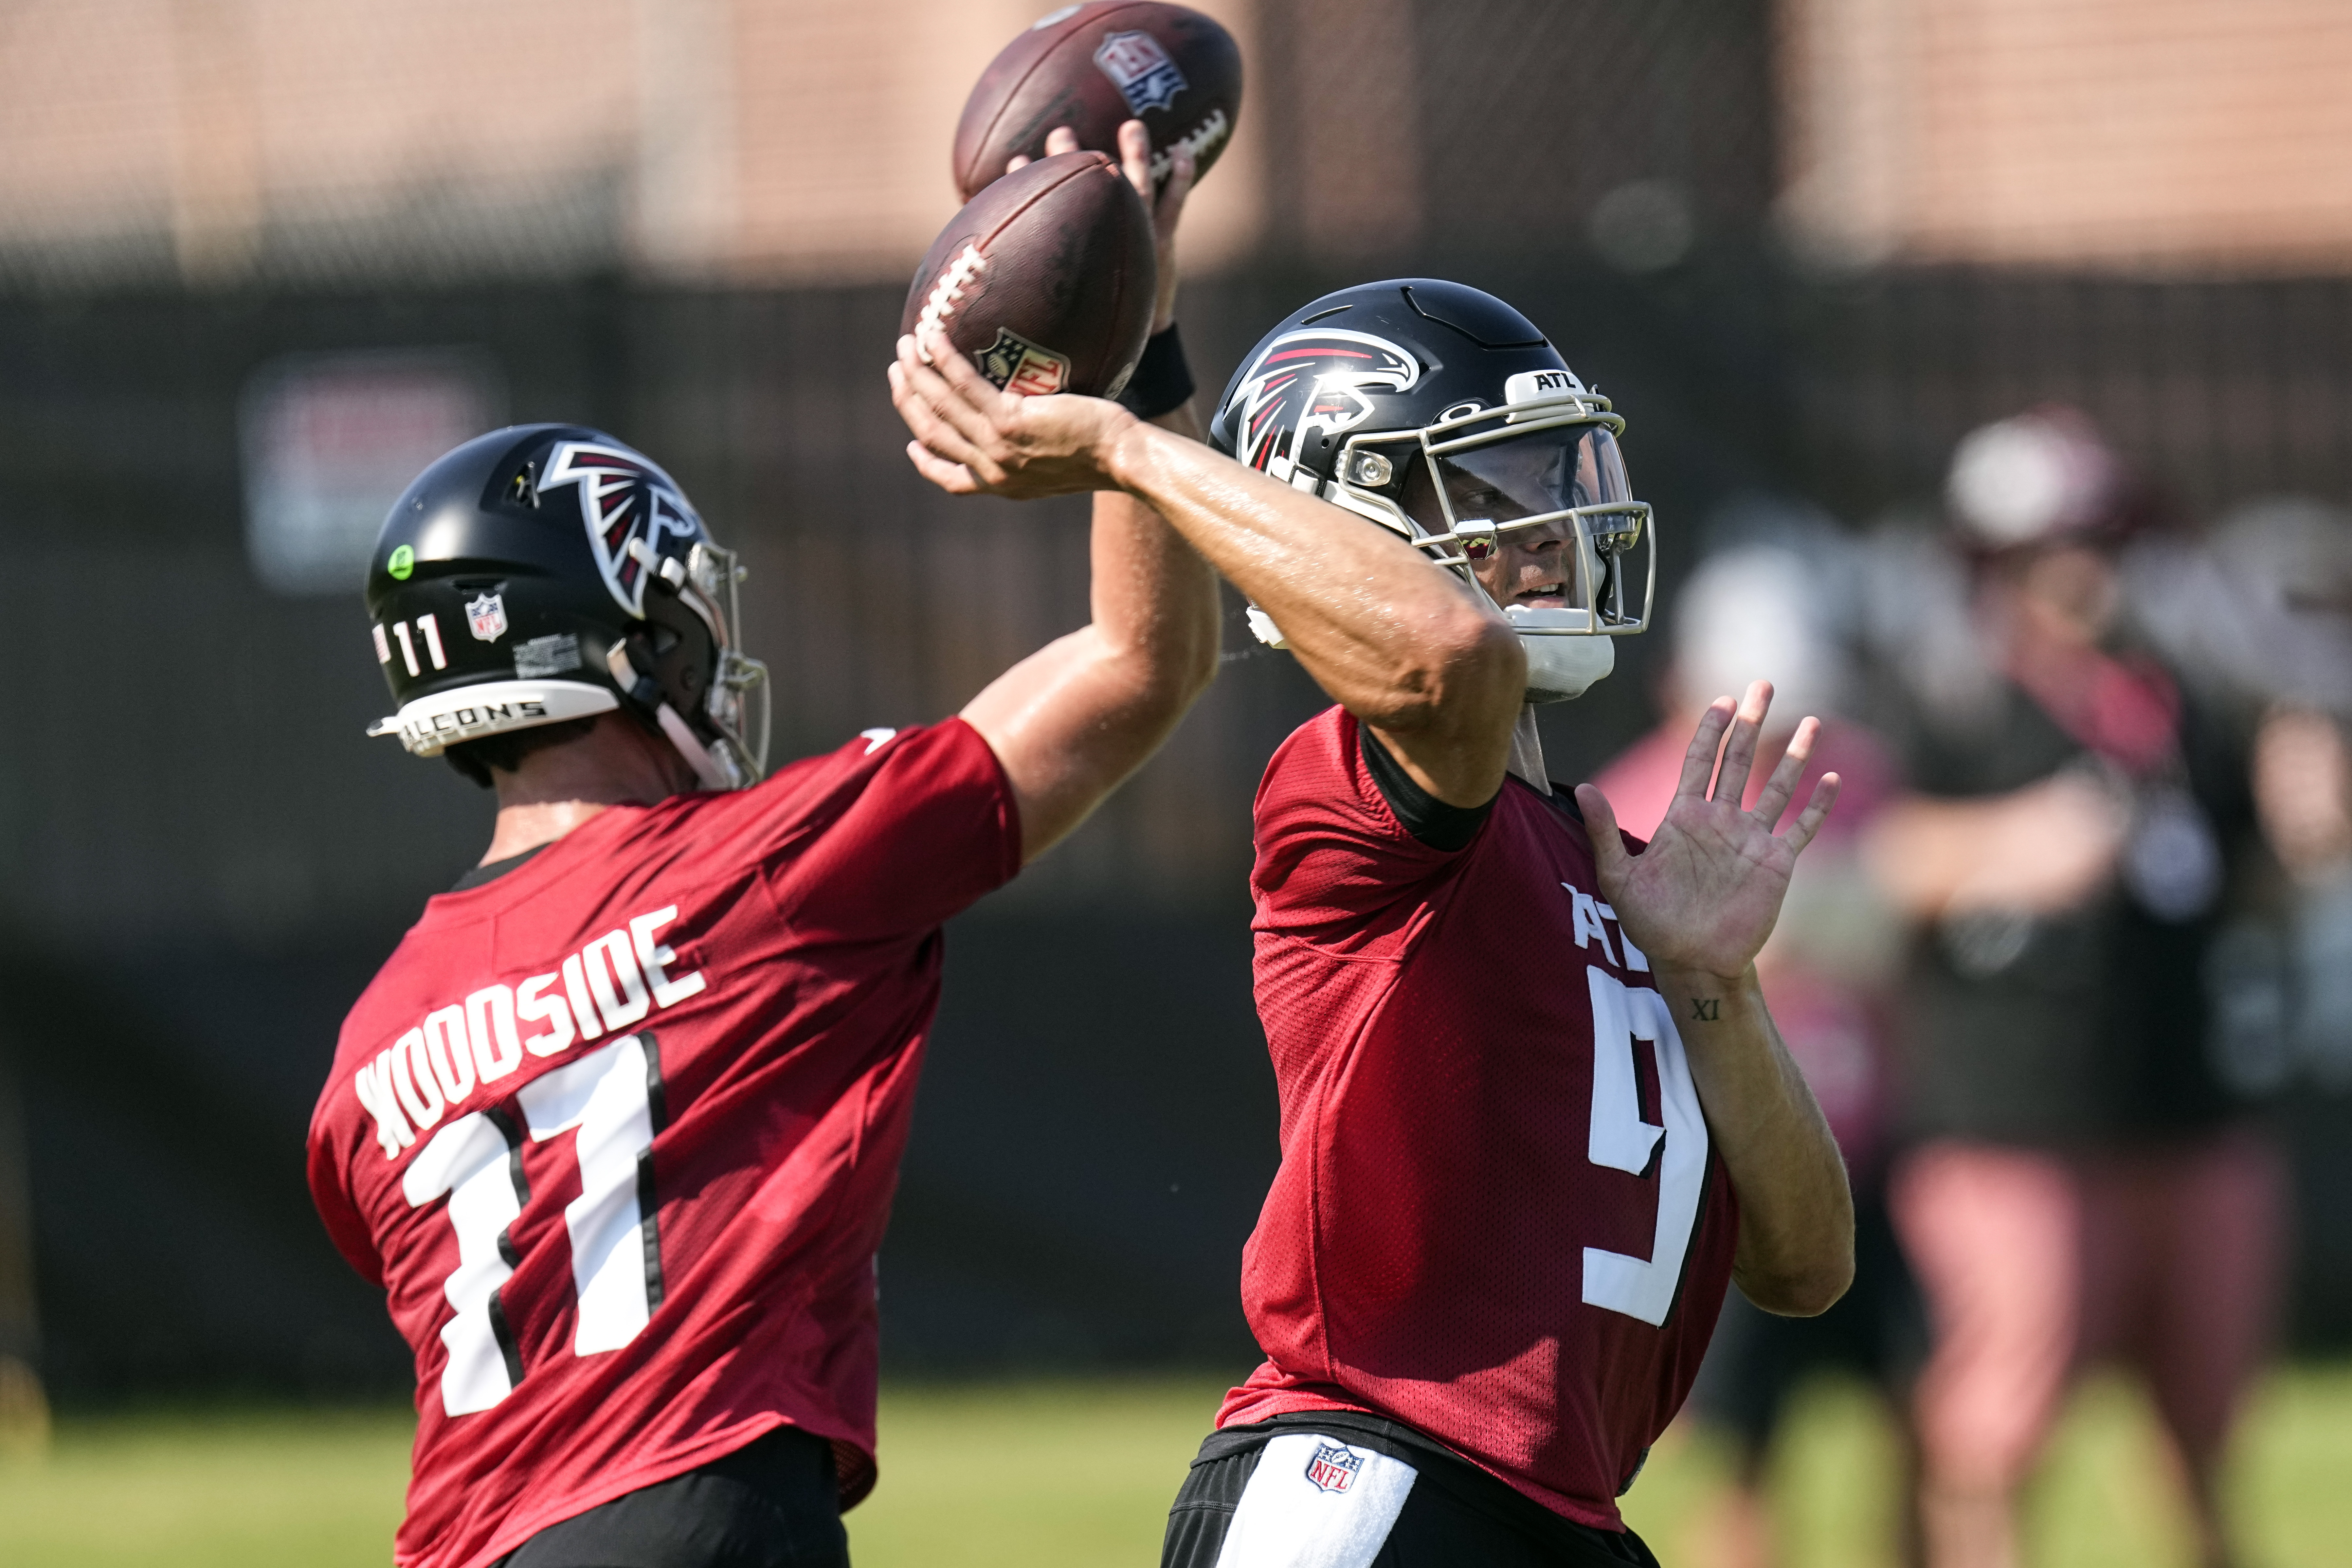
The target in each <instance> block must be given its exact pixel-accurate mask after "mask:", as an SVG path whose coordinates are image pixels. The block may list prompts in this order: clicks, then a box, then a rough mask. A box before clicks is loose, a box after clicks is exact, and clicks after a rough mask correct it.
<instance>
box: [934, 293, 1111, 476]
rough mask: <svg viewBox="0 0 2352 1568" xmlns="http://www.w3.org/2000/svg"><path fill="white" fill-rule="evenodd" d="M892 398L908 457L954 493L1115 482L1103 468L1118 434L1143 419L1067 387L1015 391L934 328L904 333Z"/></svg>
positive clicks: (1106, 469) (1102, 399)
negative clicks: (1054, 391) (1045, 393)
mask: <svg viewBox="0 0 2352 1568" xmlns="http://www.w3.org/2000/svg"><path fill="white" fill-rule="evenodd" d="M890 401H891V402H892V403H894V404H896V405H898V416H899V417H900V418H901V419H904V420H905V421H906V422H907V428H908V429H909V430H911V431H913V432H914V436H915V438H914V439H913V440H911V441H909V442H908V443H907V456H908V458H910V459H912V460H913V462H914V465H915V468H916V469H917V471H919V473H921V475H922V476H923V478H925V479H929V480H930V481H931V483H933V484H935V485H937V486H939V487H940V489H943V490H945V491H947V492H948V493H949V494H950V495H958V496H970V495H992V496H1008V497H1011V498H1012V499H1013V500H1035V499H1037V498H1038V497H1040V496H1059V495H1068V494H1070V493H1072V492H1073V491H1076V490H1107V489H1118V483H1117V481H1115V480H1113V479H1111V478H1110V476H1109V473H1108V468H1107V464H1108V459H1109V455H1110V452H1111V449H1112V448H1113V447H1115V446H1116V445H1117V444H1118V438H1119V437H1121V436H1122V435H1124V434H1126V433H1127V431H1128V430H1129V429H1131V428H1132V427H1134V426H1136V425H1137V424H1139V420H1137V418H1136V417H1135V416H1134V415H1132V414H1129V412H1128V411H1127V410H1126V409H1124V408H1121V407H1120V406H1119V405H1118V404H1116V403H1112V402H1109V401H1108V400H1107V399H1104V398H1099V397H1077V396H1074V395H1070V394H1067V393H1063V394H1058V395H1055V396H1052V397H1016V396H1015V395H1013V394H1012V393H1009V392H1005V391H1003V390H1001V389H999V388H998V387H997V386H996V384H994V383H992V382H991V381H990V380H989V379H988V378H987V377H986V376H984V375H982V374H980V372H979V371H978V370H976V369H975V368H973V366H972V363H971V360H969V359H967V358H966V357H965V356H964V355H962V354H960V353H957V352H956V351H955V350H954V349H953V348H952V347H951V346H950V344H949V342H948V340H947V334H946V333H944V332H942V331H940V330H939V329H938V328H936V327H925V328H924V329H922V338H921V341H920V342H918V341H917V340H916V339H915V338H913V337H904V338H900V339H899V340H898V361H897V363H894V364H892V365H891V366H890Z"/></svg>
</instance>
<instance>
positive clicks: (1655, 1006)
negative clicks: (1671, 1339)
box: [1584, 964, 1706, 1326]
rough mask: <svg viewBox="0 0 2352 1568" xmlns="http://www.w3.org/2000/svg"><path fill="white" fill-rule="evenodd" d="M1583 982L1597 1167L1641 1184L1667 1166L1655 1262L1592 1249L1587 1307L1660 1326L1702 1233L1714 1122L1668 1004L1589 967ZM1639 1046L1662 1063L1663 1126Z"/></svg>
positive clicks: (1591, 1150) (1590, 1148)
mask: <svg viewBox="0 0 2352 1568" xmlns="http://www.w3.org/2000/svg"><path fill="white" fill-rule="evenodd" d="M1584 974H1585V980H1586V982H1587V984H1590V986H1591V991H1592V1123H1591V1131H1590V1133H1589V1142H1588V1143H1587V1145H1586V1153H1587V1155H1588V1157H1589V1158H1590V1159H1591V1161H1592V1163H1594V1164H1596V1165H1606V1166H1608V1167H1609V1168H1610V1169H1611V1170H1613V1171H1627V1172H1630V1173H1633V1174H1634V1175H1637V1176H1638V1175H1640V1174H1642V1173H1643V1172H1644V1171H1646V1170H1648V1169H1649V1168H1650V1161H1651V1158H1652V1156H1653V1155H1655V1156H1656V1158H1657V1162H1658V1226H1657V1231H1656V1234H1655V1235H1654V1237H1652V1238H1651V1242H1650V1256H1649V1257H1648V1258H1633V1257H1629V1256H1628V1255H1627V1254H1625V1253H1622V1252H1611V1251H1608V1250H1607V1249H1606V1248H1603V1247H1586V1248H1585V1249H1584V1300H1586V1301H1587V1302H1588V1303H1589V1304H1591V1305H1592V1306H1595V1307H1606V1308H1608V1309H1609V1310H1611V1311H1612V1312H1622V1313H1624V1314H1625V1315H1626V1316H1627V1317H1629V1318H1639V1319H1641V1320H1642V1321H1643V1322H1645V1323H1648V1324H1651V1325H1652V1326H1656V1325H1659V1324H1663V1323H1664V1321H1666V1314H1667V1313H1668V1312H1670V1311H1672V1310H1674V1305H1675V1285H1676V1284H1677V1283H1678V1282H1679V1281H1680V1280H1681V1279H1682V1273H1683V1255H1684V1254H1685V1252H1687V1251H1689V1250H1690V1238H1691V1230H1692V1228H1693V1227H1694V1226H1696V1225H1697V1224H1698V1209H1699V1200H1700V1198H1701V1197H1702V1196H1703V1195H1704V1194H1705V1191H1706V1117H1705V1116H1703V1115H1701V1114H1700V1112H1699V1105H1698V1089H1697V1088H1696V1086H1695V1085H1694V1084H1693V1083H1692V1082H1691V1075H1690V1063H1689V1061H1688V1060H1687V1059H1686V1058H1685V1057H1684V1055H1683V1041H1682V1037H1681V1036H1680V1035H1678V1034H1676V1033H1675V1020H1674V1016H1673V1015H1672V1014H1670V1013H1668V1012H1667V1010H1666V1001H1665V998H1664V997H1663V996H1661V995H1659V994H1657V993H1656V992H1654V991H1651V990H1648V989H1646V988H1643V987H1637V986H1631V985H1627V984H1625V983H1624V982H1622V981H1621V980H1619V979H1618V978H1617V977H1616V976H1615V975H1613V974H1610V973H1604V972H1603V971H1602V970H1601V969H1600V968H1598V967H1597V966H1594V965H1591V964H1588V965H1586V966H1585V971H1584ZM1636 1040H1645V1041H1647V1042H1648V1043H1649V1046H1650V1048H1651V1051H1652V1053H1653V1054H1654V1058H1655V1059H1656V1061H1657V1067H1658V1109H1659V1113H1660V1115H1662V1116H1663V1117H1664V1119H1665V1125H1664V1126H1663V1127H1662V1126H1660V1125H1658V1124H1657V1123H1656V1122H1653V1121H1643V1120H1642V1095H1641V1088H1640V1079H1637V1078H1636V1077H1635V1076H1634V1072H1633V1042H1634V1041H1636ZM1662 1140H1663V1141H1664V1144H1665V1147H1664V1149H1663V1150H1661V1149H1660V1148H1659V1147H1658V1145H1659V1143H1660V1142H1661V1141H1662Z"/></svg>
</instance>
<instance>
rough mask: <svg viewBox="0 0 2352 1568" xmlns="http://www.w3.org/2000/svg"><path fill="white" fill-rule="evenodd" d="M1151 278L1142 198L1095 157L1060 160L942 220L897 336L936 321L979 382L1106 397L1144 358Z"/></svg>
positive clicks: (1040, 164) (1045, 162)
mask: <svg viewBox="0 0 2352 1568" xmlns="http://www.w3.org/2000/svg"><path fill="white" fill-rule="evenodd" d="M1156 281H1157V268H1156V264H1155V262H1154V260H1153V258H1152V240H1151V215H1150V214H1149V213H1147V212H1145V211H1144V210H1143V198H1142V197H1141V196H1139V195H1136V194H1135V187H1134V186H1133V185H1130V184H1128V183H1127V177H1126V176H1125V175H1123V174H1120V173H1119V172H1118V165H1117V164H1115V163H1112V162H1111V161H1110V160H1109V159H1108V158H1107V157H1105V156H1104V155H1103V154H1102V153H1062V154H1061V155H1059V156H1058V157H1053V158H1041V159H1039V160H1038V161H1037V162H1036V163H1032V164H1030V165H1028V166H1027V167H1026V168H1024V169H1021V170H1019V171H1017V172H1016V173H1013V174H1008V175H1006V176H1005V177H1004V178H1003V179H1001V180H999V181H997V182H996V183H995V184H992V185H990V186H989V187H988V188H987V189H986V190H984V191H982V192H981V193H980V195H977V196H975V197H973V198H972V199H971V201H970V202H968V203H966V204H965V205H964V208H963V210H962V211H961V212H960V213H958V214H956V215H955V216H954V217H953V218H951V219H950V220H949V222H948V226H947V227H945V228H943V229H941V230H940V237H939V238H937V239H935V240H933V241H932V242H931V248H930V252H929V255H927V256H925V257H924V258H923V265H922V266H921V268H919V269H918V270H917V271H916V273H915V282H914V286H913V287H912V288H910V289H908V290H907V309H906V312H905V314H903V315H902V316H901V317H900V318H899V321H898V330H899V331H902V332H911V331H914V330H915V328H916V325H917V324H918V323H919V322H921V321H927V320H928V321H936V322H937V323H938V324H939V325H940V327H941V328H942V329H943V330H945V331H946V332H947V334H948V341H949V342H951V343H953V344H954V345H955V346H956V347H957V348H958V349H960V350H961V351H962V352H963V353H967V354H970V355H971V359H972V363H975V364H977V365H979V366H980V370H981V374H982V375H985V376H987V377H988V379H989V380H991V381H992V382H994V383H995V384H997V385H999V386H1001V387H1003V388H1004V389H1005V390H1007V391H1008V392H1015V393H1019V394H1020V395H1023V396H1024V397H1031V396H1042V395H1045V394H1047V393H1055V392H1076V393H1083V394H1085V395H1087V396H1090V397H1116V396H1118V395H1119V393H1120V391H1121V390H1122V389H1123V388H1125V386H1126V385H1127V378H1128V377H1129V375H1131V374H1134V373H1135V362H1136V361H1137V360H1139V359H1140V358H1142V357H1143V342H1144V339H1145V337H1146V336H1148V335H1149V334H1150V331H1151V303H1152V292H1153V288H1154V285H1155V283H1156Z"/></svg>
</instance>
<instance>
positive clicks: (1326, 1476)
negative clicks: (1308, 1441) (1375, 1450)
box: [1307, 1443, 1364, 1492]
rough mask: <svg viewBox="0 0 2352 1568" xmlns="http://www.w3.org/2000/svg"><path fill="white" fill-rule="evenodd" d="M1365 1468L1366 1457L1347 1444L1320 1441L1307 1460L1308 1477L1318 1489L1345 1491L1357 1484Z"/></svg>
mask: <svg viewBox="0 0 2352 1568" xmlns="http://www.w3.org/2000/svg"><path fill="white" fill-rule="evenodd" d="M1363 1468H1364V1457H1363V1456H1362V1455H1361V1454H1359V1453H1358V1452H1356V1451H1355V1450H1354V1449H1353V1448H1350V1447H1348V1446H1347V1445H1346V1444H1344V1443H1318V1444H1317V1445H1316V1446H1315V1457H1314V1458H1310V1459H1308V1460H1307V1479H1308V1480H1310V1481H1313V1482H1314V1483H1315V1486H1316V1489H1318V1491H1327V1492H1343V1491H1346V1490H1347V1489H1349V1487H1352V1486H1354V1485H1355V1484H1356V1477H1357V1476H1358V1475H1359V1474H1360V1473H1361V1471H1362V1470H1363Z"/></svg>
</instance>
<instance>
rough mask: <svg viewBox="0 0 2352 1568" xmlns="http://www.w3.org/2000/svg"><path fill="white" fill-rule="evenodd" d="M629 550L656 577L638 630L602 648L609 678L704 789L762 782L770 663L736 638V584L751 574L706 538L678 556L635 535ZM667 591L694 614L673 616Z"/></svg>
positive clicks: (650, 588) (764, 771)
mask: <svg viewBox="0 0 2352 1568" xmlns="http://www.w3.org/2000/svg"><path fill="white" fill-rule="evenodd" d="M630 549H631V552H632V553H634V554H637V555H639V556H640V558H641V560H642V561H643V563H644V565H645V567H646V571H647V572H648V573H649V574H651V575H652V578H653V581H652V582H650V583H648V584H647V588H648V590H649V592H648V595H647V597H646V626H645V629H644V630H642V631H640V632H638V633H637V634H635V635H633V636H631V637H628V638H626V639H625V640H623V641H621V642H616V643H614V645H613V646H612V647H611V649H610V650H609V652H608V653H607V654H606V656H605V664H606V668H608V669H609V670H610V672H611V674H612V677H613V679H614V683H615V684H617V685H618V686H619V687H620V688H621V689H622V691H623V692H624V693H625V694H626V695H627V696H628V697H629V698H630V699H631V700H633V701H634V702H635V705H636V706H637V707H638V708H639V709H640V710H643V711H644V712H646V714H648V715H649V716H650V717H651V718H652V719H653V721H655V723H656V726H657V727H658V728H659V729H660V730H661V731H662V733H663V734H664V735H665V736H667V738H668V740H669V742H670V744H671V745H672V746H674V747H676V748H677V752H678V754H679V755H680V756H682V757H684V758H685V759H686V761H687V764H688V766H689V767H691V768H692V769H693V770H694V773H695V777H696V778H697V779H698V780H699V781H700V783H701V784H702V786H703V787H704V788H705V789H713V790H732V789H744V788H747V787H749V786H750V785H751V784H757V783H759V782H760V780H761V777H762V776H763V775H764V774H765V773H766V771H767V763H768V738H769V730H770V725H769V716H770V709H769V686H768V667H767V666H766V665H764V664H762V663H761V662H760V660H758V659H756V658H751V657H750V656H749V655H746V654H744V653H742V652H741V651H740V650H739V649H738V648H737V647H735V646H734V628H735V627H736V626H737V625H738V624H740V623H739V616H740V612H741V605H740V598H739V596H738V585H739V584H740V583H741V582H742V580H743V578H744V577H745V576H746V575H748V574H747V573H746V572H745V571H744V569H743V567H742V566H740V564H738V563H737V560H736V555H735V552H733V551H731V550H725V549H721V548H720V547H719V546H718V545H716V544H712V543H710V542H709V541H707V540H703V541H698V542H695V543H694V544H693V545H692V546H691V547H689V548H688V551H687V553H686V557H685V559H684V560H683V561H682V562H681V561H680V560H679V559H678V558H677V556H674V555H673V556H658V555H656V554H655V552H653V551H652V550H651V549H649V548H648V547H646V544H645V543H644V542H643V541H641V540H632V541H631V542H630ZM655 584H659V586H656V585H655ZM665 590H667V592H665ZM666 599H667V600H670V601H674V602H675V604H676V605H679V606H682V607H683V608H684V609H685V610H686V611H688V612H690V613H691V616H692V619H691V620H690V621H689V620H686V619H684V618H683V617H679V616H677V615H676V613H675V612H674V611H672V610H671V609H670V606H669V605H667V604H666V603H665V602H664V601H665V600H666ZM673 621H675V622H676V624H669V623H672V622H673ZM705 638H707V639H708V642H707V644H706V643H705V640H704V639H705ZM633 650H634V651H633ZM640 666H642V667H643V668H640ZM706 670H707V671H709V674H708V676H707V677H706V675H705V673H704V672H705V671H706Z"/></svg>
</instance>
